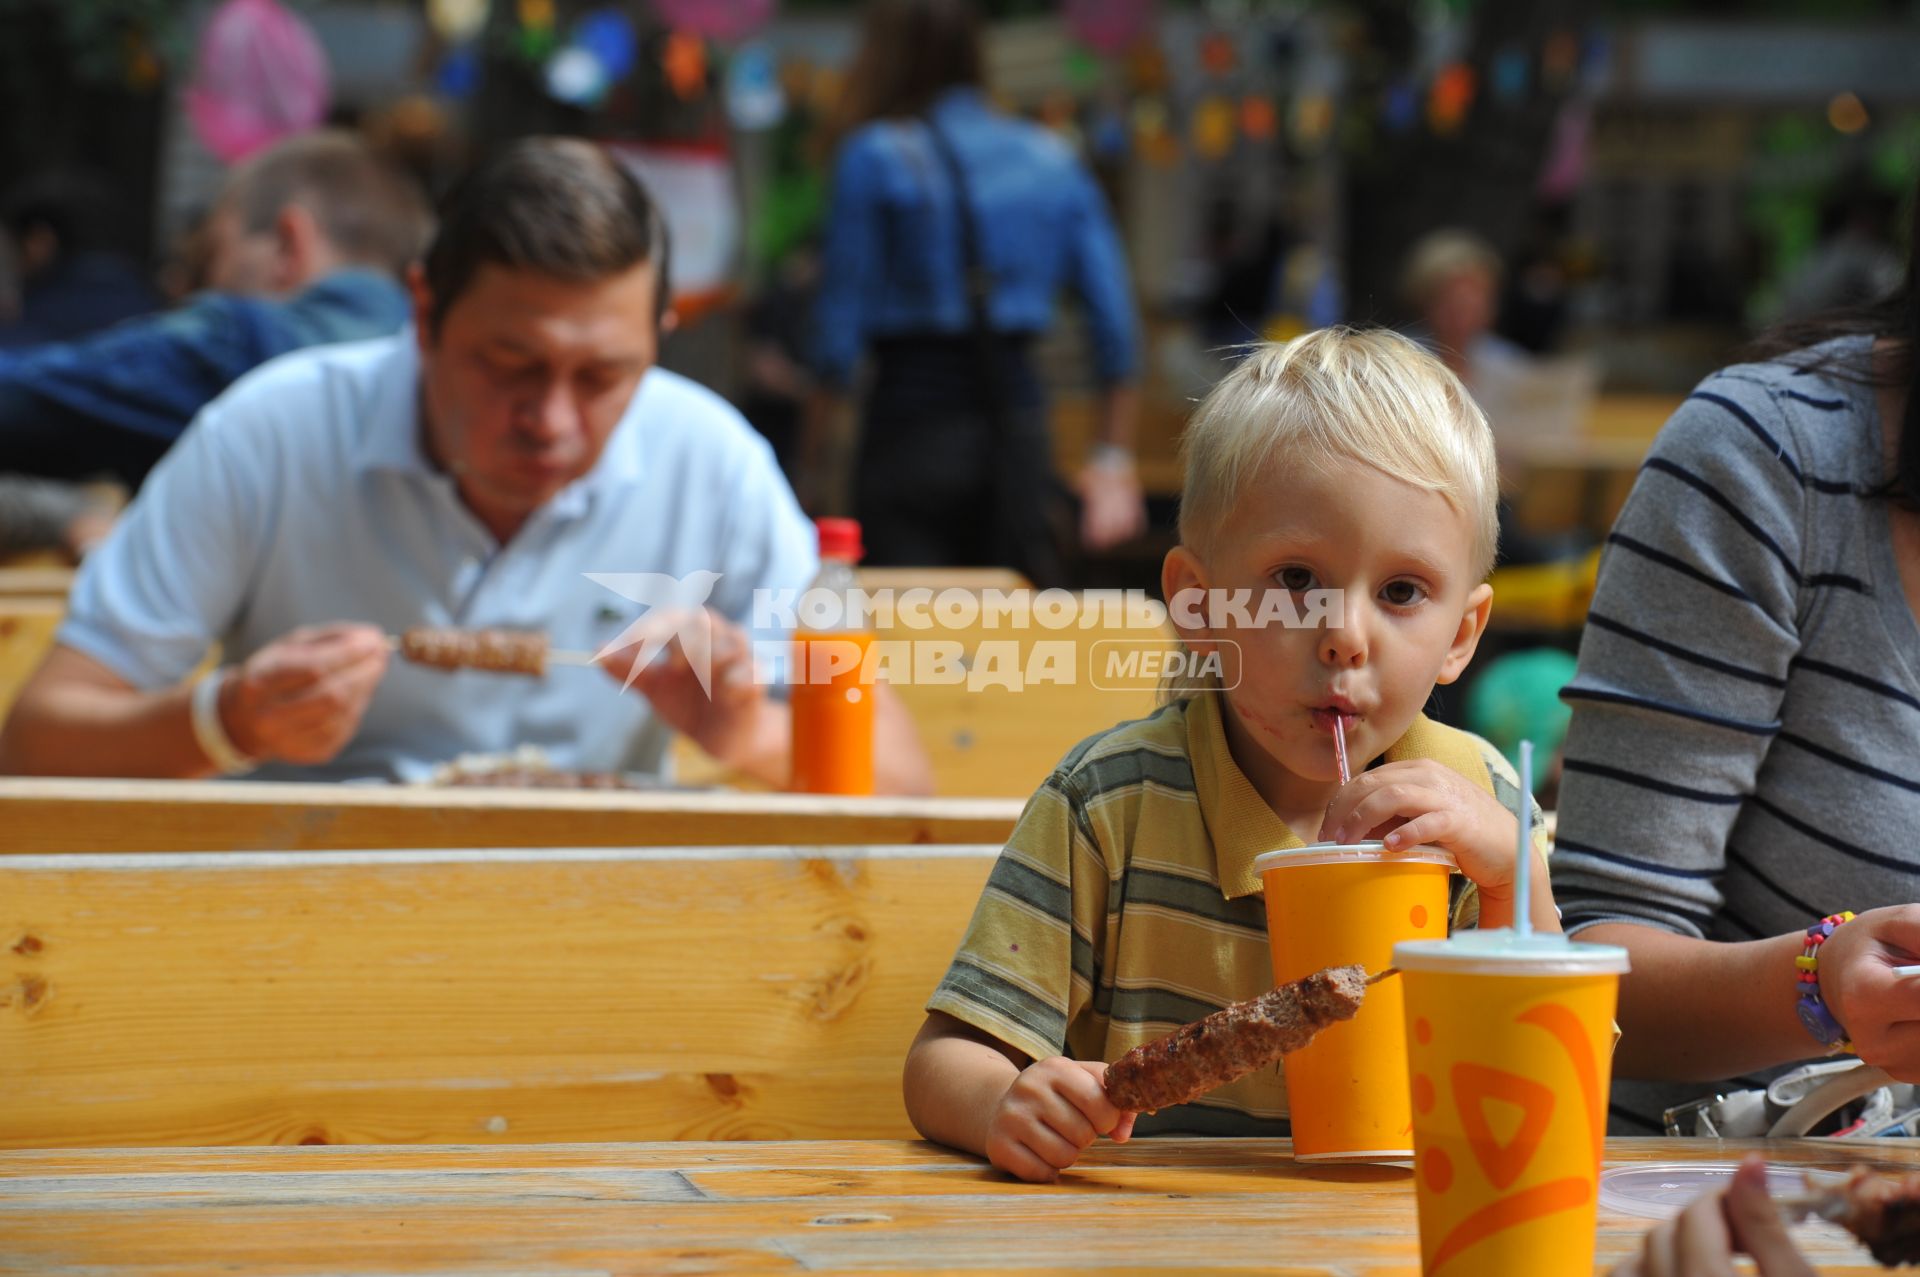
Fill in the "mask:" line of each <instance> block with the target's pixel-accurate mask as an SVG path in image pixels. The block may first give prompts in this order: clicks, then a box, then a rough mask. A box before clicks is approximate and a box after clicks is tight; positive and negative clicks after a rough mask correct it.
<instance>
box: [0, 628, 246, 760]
mask: <svg viewBox="0 0 1920 1277" xmlns="http://www.w3.org/2000/svg"><path fill="white" fill-rule="evenodd" d="M191 696H192V689H191V687H190V686H187V685H184V684H183V685H181V686H178V687H169V688H164V689H162V690H160V691H154V692H143V691H141V690H140V689H139V688H137V687H135V686H133V684H131V683H129V682H127V681H126V680H125V679H123V678H121V677H120V676H119V675H118V674H115V673H114V672H113V671H112V670H110V669H108V668H107V667H106V666H105V665H103V664H101V663H100V662H99V661H97V660H95V659H94V658H92V657H91V656H88V655H87V654H86V653H84V652H76V651H74V650H73V649H72V648H70V647H62V646H59V645H56V646H55V647H54V649H53V650H52V651H51V652H49V653H48V654H47V659H46V660H45V661H43V662H42V663H41V665H40V668H39V669H38V670H37V671H36V672H35V673H34V675H33V677H32V678H31V679H29V680H28V681H27V684H26V686H25V687H23V688H22V689H21V691H20V695H19V697H18V698H17V699H16V700H15V701H14V703H13V708H12V711H11V712H10V713H9V714H8V715H7V720H6V724H5V726H4V728H0V774H5V775H10V776H24V775H34V776H154V777H174V778H192V777H196V776H208V775H212V774H213V771H214V766H213V763H212V761H211V760H209V759H208V757H207V756H206V754H205V753H204V752H202V750H201V749H200V746H199V745H198V744H196V743H195V741H194V734H193V723H192V718H191V712H190V709H189V705H190V701H191Z"/></svg>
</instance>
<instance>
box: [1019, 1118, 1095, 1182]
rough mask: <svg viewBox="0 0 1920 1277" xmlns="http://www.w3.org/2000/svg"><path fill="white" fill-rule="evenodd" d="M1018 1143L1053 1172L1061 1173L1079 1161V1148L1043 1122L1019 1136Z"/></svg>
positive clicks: (1035, 1124) (1037, 1123)
mask: <svg viewBox="0 0 1920 1277" xmlns="http://www.w3.org/2000/svg"><path fill="white" fill-rule="evenodd" d="M1020 1142H1021V1143H1022V1144H1025V1145H1026V1146H1027V1147H1028V1148H1030V1149H1032V1150H1033V1153H1034V1156H1036V1157H1038V1158H1039V1159H1040V1160H1041V1161H1043V1162H1045V1163H1046V1164H1047V1165H1049V1166H1051V1167H1053V1168H1054V1169H1055V1170H1062V1171H1063V1170H1065V1169H1067V1167H1069V1166H1072V1165H1073V1164H1074V1163H1075V1162H1077V1161H1079V1160H1080V1151H1081V1150H1080V1147H1079V1146H1078V1145H1076V1144H1074V1143H1073V1142H1072V1141H1071V1140H1069V1139H1067V1138H1066V1137H1065V1136H1063V1135H1061V1134H1060V1132H1058V1131H1056V1130H1054V1129H1053V1128H1052V1127H1051V1126H1048V1125H1046V1124H1045V1123H1044V1122H1036V1123H1034V1125H1033V1129H1031V1130H1029V1131H1026V1132H1025V1133H1023V1134H1022V1135H1021V1137H1020Z"/></svg>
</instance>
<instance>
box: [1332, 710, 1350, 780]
mask: <svg viewBox="0 0 1920 1277" xmlns="http://www.w3.org/2000/svg"><path fill="white" fill-rule="evenodd" d="M1346 721H1347V720H1346V719H1344V718H1342V717H1341V716H1340V715H1339V714H1335V715H1334V716H1333V757H1334V760H1335V761H1336V762H1338V763H1339V764H1340V783H1341V784H1342V785H1344V784H1346V783H1347V782H1348V781H1350V780H1352V779H1353V775H1352V773H1350V772H1349V771H1348V770H1347V729H1346V727H1345V726H1343V724H1344V723H1345V722H1346Z"/></svg>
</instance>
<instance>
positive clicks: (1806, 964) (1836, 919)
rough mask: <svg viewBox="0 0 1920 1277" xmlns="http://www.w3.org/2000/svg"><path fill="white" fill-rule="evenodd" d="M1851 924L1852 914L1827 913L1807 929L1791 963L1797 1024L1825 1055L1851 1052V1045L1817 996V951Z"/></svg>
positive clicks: (1818, 969) (1818, 967)
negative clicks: (1797, 996) (1796, 992)
mask: <svg viewBox="0 0 1920 1277" xmlns="http://www.w3.org/2000/svg"><path fill="white" fill-rule="evenodd" d="M1851 921H1853V912H1852V910H1848V911H1846V912H1845V913H1835V914H1829V915H1828V916H1826V917H1825V918H1822V919H1821V920H1820V921H1818V922H1816V923H1814V924H1813V925H1812V926H1811V927H1808V928H1807V944H1806V949H1805V951H1804V952H1802V953H1801V955H1800V956H1799V957H1797V958H1795V959H1794V960H1793V965H1794V966H1795V967H1796V968H1797V971H1796V972H1795V975H1796V977H1797V986H1796V987H1798V989H1799V990H1800V1001H1799V1003H1798V1005H1797V1008H1796V1009H1797V1010H1798V1011H1799V1012H1800V1023H1802V1024H1804V1025H1806V1026H1807V1032H1809V1033H1811V1034H1813V1036H1814V1040H1815V1041H1817V1042H1819V1043H1820V1045H1822V1046H1824V1047H1826V1048H1827V1050H1828V1053H1829V1054H1834V1055H1838V1054H1841V1053H1843V1052H1847V1051H1851V1050H1853V1043H1852V1042H1850V1041H1849V1040H1848V1039H1847V1031H1846V1030H1845V1029H1844V1028H1842V1027H1841V1026H1840V1021H1838V1020H1836V1019H1834V1018H1833V1011H1832V1010H1831V1009H1830V1008H1829V1007H1828V1006H1827V1002H1826V999H1825V998H1824V997H1822V996H1821V994H1820V948H1821V946H1822V945H1824V944H1826V942H1827V937H1829V936H1831V935H1832V934H1833V933H1834V932H1835V931H1837V930H1839V928H1840V926H1841V924H1842V923H1847V922H1851Z"/></svg>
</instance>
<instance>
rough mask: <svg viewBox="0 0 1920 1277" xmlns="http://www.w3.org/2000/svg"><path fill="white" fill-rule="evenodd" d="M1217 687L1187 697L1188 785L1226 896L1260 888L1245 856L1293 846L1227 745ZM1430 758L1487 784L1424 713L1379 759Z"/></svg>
mask: <svg viewBox="0 0 1920 1277" xmlns="http://www.w3.org/2000/svg"><path fill="white" fill-rule="evenodd" d="M1220 698H1221V693H1219V692H1201V693H1200V694H1198V695H1196V696H1195V697H1194V698H1193V699H1192V700H1191V701H1190V702H1189V703H1188V705H1187V757H1188V758H1189V759H1190V760H1192V763H1193V783H1194V789H1195V791H1196V793H1197V794H1198V796H1199V799H1200V817H1201V819H1202V820H1204V821H1205V822H1206V826H1207V836H1208V837H1209V838H1211V839H1212V840H1213V855H1214V864H1215V868H1216V869H1217V870H1218V872H1219V875H1220V892H1221V894H1222V895H1224V896H1225V897H1226V898H1227V899H1229V900H1233V899H1236V898H1238V897H1240V896H1251V895H1253V894H1255V893H1256V892H1258V891H1259V890H1260V889H1261V883H1260V878H1259V876H1258V875H1256V874H1255V873H1254V872H1253V858H1254V857H1255V856H1258V855H1259V854H1260V853H1261V852H1263V851H1277V850H1281V849H1284V848H1288V847H1301V846H1304V845H1305V844H1304V843H1303V842H1301V840H1300V836H1299V835H1298V834H1296V833H1294V832H1293V830H1292V829H1291V828H1289V827H1288V825H1287V822H1286V821H1284V820H1282V819H1280V817H1279V816H1277V815H1275V814H1274V811H1273V808H1271V807H1269V806H1267V800H1266V799H1264V798H1262V797H1261V796H1260V791H1259V790H1257V789H1255V788H1254V787H1253V782H1252V781H1250V780H1248V779H1247V774H1246V773H1245V772H1243V771H1241V770H1240V765H1239V764H1238V763H1236V762H1234V760H1233V754H1232V752H1231V751H1229V750H1228V748H1227V733H1226V727H1225V725H1224V724H1223V723H1222V722H1221V719H1220V713H1221V710H1220ZM1409 758H1431V759H1433V760H1434V761H1435V762H1438V763H1442V764H1444V765H1446V766H1448V767H1451V768H1453V770H1455V771H1457V772H1459V773H1460V774H1461V775H1462V776H1465V777H1466V778H1467V779H1468V780H1471V781H1473V782H1475V783H1476V784H1478V785H1479V786H1480V787H1481V788H1483V789H1485V790H1486V791H1487V792H1488V793H1492V792H1493V777H1492V776H1491V775H1490V774H1489V773H1488V771H1487V764H1486V762H1485V761H1484V760H1483V759H1482V758H1481V756H1480V749H1479V746H1478V745H1476V744H1475V743H1474V739H1473V737H1471V736H1469V735H1467V734H1466V733H1465V732H1462V731H1457V730H1455V729H1454V728H1451V727H1447V726H1445V725H1444V724H1441V723H1436V722H1434V721H1433V720H1432V719H1430V718H1428V717H1427V716H1426V715H1425V714H1422V715H1420V716H1419V717H1418V718H1416V719H1414V720H1413V724H1412V725H1411V726H1410V727H1408V728H1407V730H1406V733H1405V734H1404V735H1402V736H1401V737H1400V739H1399V740H1397V741H1395V742H1394V743H1393V745H1392V746H1390V747H1389V748H1388V750H1387V752H1386V754H1385V755H1383V760H1384V761H1386V762H1389V763H1397V762H1400V761H1402V760H1403V759H1409Z"/></svg>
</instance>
